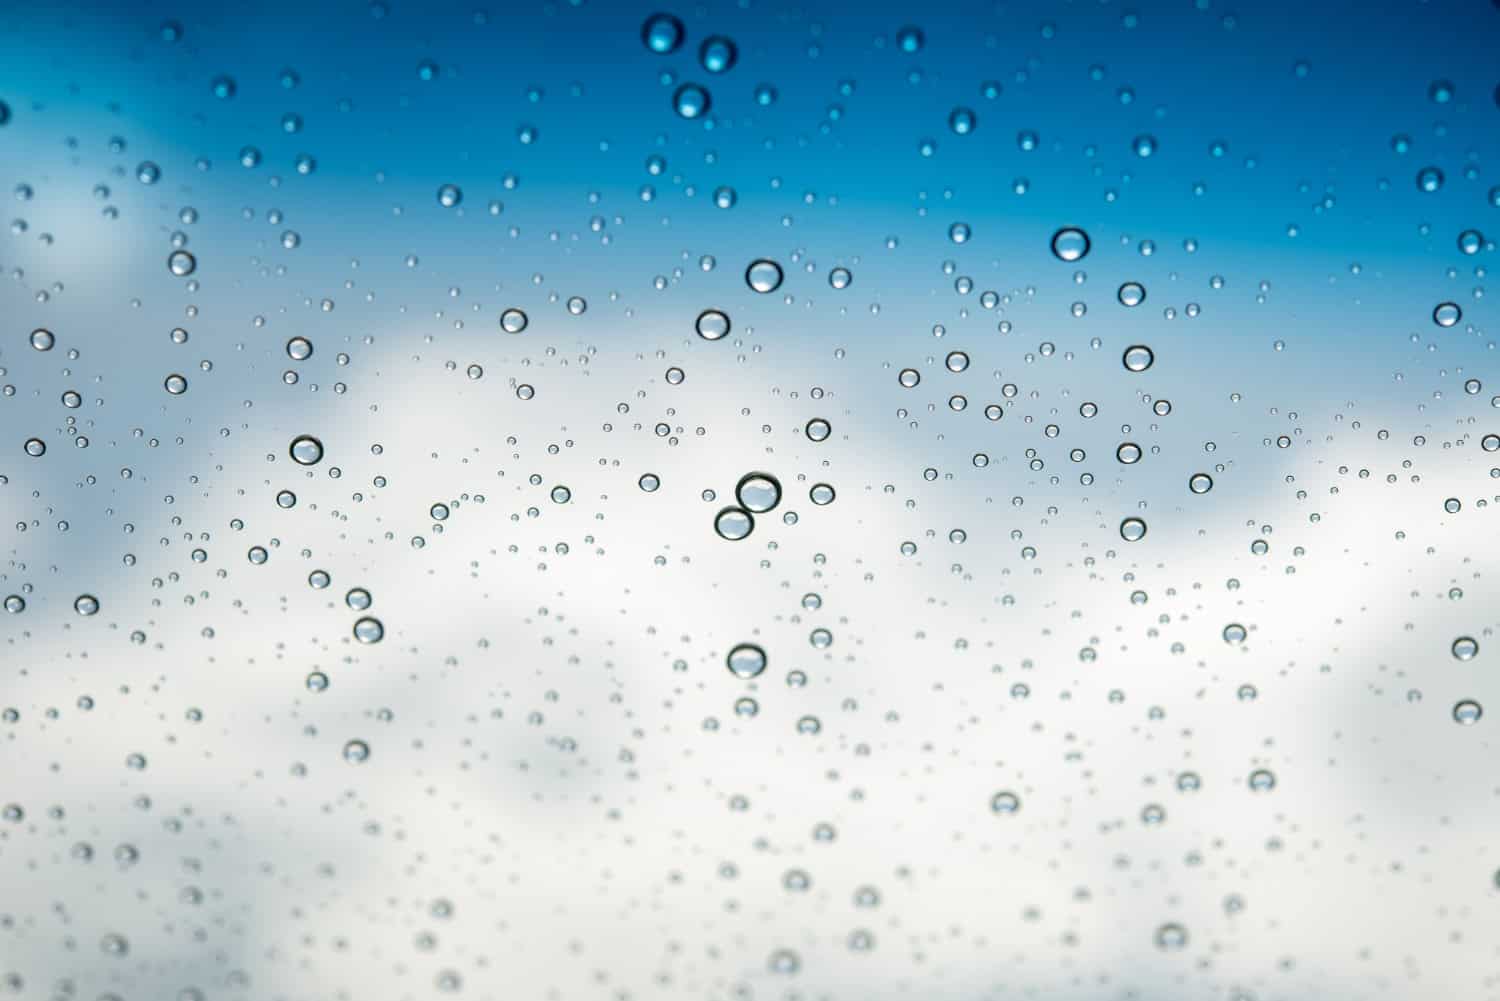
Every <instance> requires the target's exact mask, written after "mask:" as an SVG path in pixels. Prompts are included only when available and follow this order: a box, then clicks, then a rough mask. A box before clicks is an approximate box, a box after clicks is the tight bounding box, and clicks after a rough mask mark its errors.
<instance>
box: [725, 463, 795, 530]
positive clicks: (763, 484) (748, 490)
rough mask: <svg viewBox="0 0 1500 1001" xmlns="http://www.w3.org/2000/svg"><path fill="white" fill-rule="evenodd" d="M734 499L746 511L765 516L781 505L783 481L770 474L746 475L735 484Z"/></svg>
mask: <svg viewBox="0 0 1500 1001" xmlns="http://www.w3.org/2000/svg"><path fill="white" fill-rule="evenodd" d="M734 499H735V500H737V501H739V504H740V507H742V508H744V509H745V510H746V511H751V512H753V513H755V514H764V513H766V512H767V511H770V510H772V509H774V508H775V507H776V505H777V504H780V503H781V481H780V480H778V479H777V478H776V477H774V476H772V475H771V474H770V473H746V474H745V475H744V476H742V477H740V481H739V483H737V484H735V487H734ZM721 534H722V533H721Z"/></svg>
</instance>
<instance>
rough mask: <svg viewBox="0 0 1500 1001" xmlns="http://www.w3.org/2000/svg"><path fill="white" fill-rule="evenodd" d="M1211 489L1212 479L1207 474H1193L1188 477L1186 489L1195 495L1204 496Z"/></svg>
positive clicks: (1212, 486)
mask: <svg viewBox="0 0 1500 1001" xmlns="http://www.w3.org/2000/svg"><path fill="white" fill-rule="evenodd" d="M1213 488H1214V480H1213V477H1212V476H1209V475H1208V474H1207V473H1194V474H1193V475H1192V476H1190V477H1188V489H1189V490H1191V491H1192V492H1193V493H1195V494H1206V493H1208V492H1209V491H1210V490H1212V489H1213Z"/></svg>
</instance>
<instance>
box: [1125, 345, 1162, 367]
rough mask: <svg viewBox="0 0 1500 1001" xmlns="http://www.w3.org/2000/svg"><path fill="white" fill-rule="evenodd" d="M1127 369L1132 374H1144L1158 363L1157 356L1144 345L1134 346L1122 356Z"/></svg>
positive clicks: (1127, 349)
mask: <svg viewBox="0 0 1500 1001" xmlns="http://www.w3.org/2000/svg"><path fill="white" fill-rule="evenodd" d="M1121 360H1122V361H1123V362H1124V364H1125V368H1126V369H1127V370H1129V371H1131V372H1144V371H1146V369H1148V368H1150V367H1151V365H1152V363H1153V362H1155V361H1156V355H1155V354H1153V353H1152V351H1151V349H1150V348H1148V347H1146V345H1144V344H1132V345H1131V346H1130V347H1128V348H1126V349H1125V353H1124V354H1123V355H1122V356H1121Z"/></svg>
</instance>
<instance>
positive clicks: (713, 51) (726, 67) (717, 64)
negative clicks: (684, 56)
mask: <svg viewBox="0 0 1500 1001" xmlns="http://www.w3.org/2000/svg"><path fill="white" fill-rule="evenodd" d="M739 58H740V50H739V48H738V47H737V46H736V45H735V44H734V42H733V41H731V40H730V39H728V38H725V37H724V36H723V35H710V36H709V37H707V38H705V39H704V40H703V44H702V45H699V46H698V62H699V63H700V64H701V65H702V66H703V68H704V69H705V70H707V71H708V72H710V73H728V72H729V71H730V70H732V69H734V64H735V63H736V62H738V61H739Z"/></svg>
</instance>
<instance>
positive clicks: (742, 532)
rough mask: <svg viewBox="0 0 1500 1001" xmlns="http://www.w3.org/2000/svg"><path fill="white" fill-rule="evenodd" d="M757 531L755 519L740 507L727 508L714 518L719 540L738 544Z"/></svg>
mask: <svg viewBox="0 0 1500 1001" xmlns="http://www.w3.org/2000/svg"><path fill="white" fill-rule="evenodd" d="M754 530H755V518H754V517H753V516H752V515H751V514H750V512H749V511H746V510H745V509H744V508H740V507H726V508H724V509H723V510H722V511H720V512H719V513H718V514H717V515H715V516H714V531H715V532H717V533H718V534H719V538H721V539H727V540H729V541H730V542H738V541H740V540H741V539H743V538H745V537H746V536H748V535H749V534H750V533H751V532H752V531H754Z"/></svg>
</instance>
